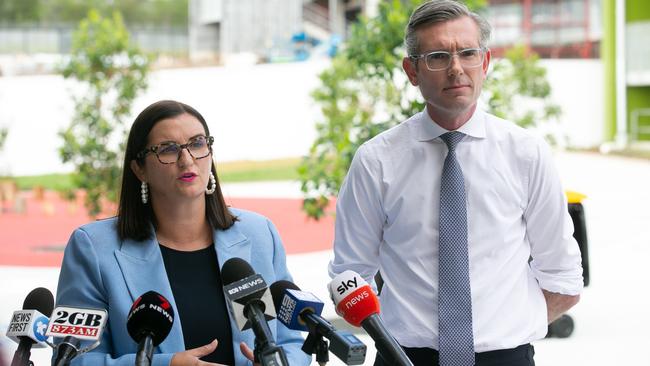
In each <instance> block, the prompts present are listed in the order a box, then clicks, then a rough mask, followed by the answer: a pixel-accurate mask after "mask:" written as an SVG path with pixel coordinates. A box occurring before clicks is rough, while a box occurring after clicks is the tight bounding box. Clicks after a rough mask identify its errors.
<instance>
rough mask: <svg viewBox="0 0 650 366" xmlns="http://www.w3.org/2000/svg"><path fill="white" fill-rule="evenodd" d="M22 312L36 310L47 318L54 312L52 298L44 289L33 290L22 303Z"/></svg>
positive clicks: (50, 293) (49, 292) (48, 291)
mask: <svg viewBox="0 0 650 366" xmlns="http://www.w3.org/2000/svg"><path fill="white" fill-rule="evenodd" d="M23 310H38V311H39V312H40V313H41V314H43V315H46V316H49V315H50V314H52V310H54V296H52V292H51V291H50V290H48V289H46V288H45V287H37V288H35V289H33V290H32V291H31V292H30V293H29V294H27V297H25V301H24V302H23Z"/></svg>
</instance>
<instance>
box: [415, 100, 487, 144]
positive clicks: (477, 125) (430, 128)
mask: <svg viewBox="0 0 650 366" xmlns="http://www.w3.org/2000/svg"><path fill="white" fill-rule="evenodd" d="M485 118H486V114H485V112H483V111H482V110H481V109H479V108H478V107H476V109H475V110H474V113H473V114H472V117H470V119H469V120H468V121H467V122H466V123H465V124H464V125H462V126H461V127H460V128H459V129H458V130H457V131H459V132H462V133H464V134H465V135H469V136H472V137H476V138H485V136H486V132H485ZM414 127H415V138H416V139H417V140H418V141H429V140H433V139H435V138H438V137H440V135H442V134H444V133H447V132H449V131H448V130H446V129H444V128H442V127H440V125H439V124H437V123H436V122H434V121H433V120H432V119H431V116H429V113H428V112H427V107H424V110H423V111H422V112H420V115H419V118H416V121H415V124H414Z"/></svg>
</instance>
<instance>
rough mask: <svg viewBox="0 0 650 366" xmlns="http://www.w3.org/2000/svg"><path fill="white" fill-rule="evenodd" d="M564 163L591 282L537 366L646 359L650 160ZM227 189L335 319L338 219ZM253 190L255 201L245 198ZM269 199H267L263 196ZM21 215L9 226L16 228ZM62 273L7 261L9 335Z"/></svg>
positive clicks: (291, 194) (579, 157)
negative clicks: (16, 315)
mask: <svg viewBox="0 0 650 366" xmlns="http://www.w3.org/2000/svg"><path fill="white" fill-rule="evenodd" d="M556 161H557V165H558V170H559V172H560V175H561V177H562V179H563V183H564V185H565V187H566V188H568V189H572V190H576V191H579V192H582V193H584V194H586V195H587V196H588V197H587V199H586V201H585V202H584V205H585V210H586V216H587V225H588V234H589V254H590V265H591V284H590V286H589V287H587V288H586V289H585V291H584V294H583V296H582V300H581V301H580V303H579V304H578V305H577V306H576V307H575V308H574V309H573V310H572V311H571V312H570V313H571V315H572V317H573V318H574V320H575V324H576V329H575V331H574V333H573V335H572V336H571V337H570V338H567V339H544V340H540V341H538V342H535V348H536V353H537V355H536V363H537V365H538V366H582V365H590V366H611V365H617V366H618V365H625V366H627V365H648V362H647V355H646V353H647V352H645V350H646V347H647V346H648V345H649V344H650V334H649V333H648V331H647V327H648V325H650V312H649V311H648V309H650V294H648V291H647V290H646V289H647V288H648V278H649V277H650V276H649V274H648V273H649V272H650V270H648V269H647V268H648V264H647V261H648V258H650V161H647V160H635V159H626V158H618V157H609V156H601V155H597V154H582V153H561V154H558V155H557V157H556ZM224 191H225V193H226V195H227V196H229V202H231V203H232V204H233V205H234V204H236V205H238V206H241V207H244V205H248V204H250V206H247V207H249V208H252V209H254V210H255V211H258V212H261V213H263V214H265V215H267V216H269V217H271V218H272V219H273V220H274V222H275V224H276V225H277V226H278V228H279V230H280V232H281V235H282V237H283V240H284V242H285V243H286V244H287V246H288V248H289V249H288V252H289V253H290V255H289V257H288V264H289V267H290V269H291V271H292V273H293V275H294V278H295V282H296V284H297V285H298V286H300V287H301V288H303V289H304V290H306V291H311V292H313V293H315V294H316V295H317V296H318V297H320V298H321V300H323V301H325V302H326V306H325V311H324V313H325V315H326V317H329V318H332V319H334V318H335V314H334V309H333V306H332V305H331V304H330V303H329V300H328V298H329V295H328V294H327V291H326V284H327V283H328V282H329V277H328V276H327V269H326V268H327V262H328V261H329V259H330V257H331V251H330V250H329V248H330V246H331V238H332V222H331V218H330V219H329V220H330V221H329V223H322V224H313V223H310V222H309V221H305V219H304V217H301V216H300V215H298V216H295V217H294V218H293V219H290V218H289V217H291V215H294V213H295V212H299V205H298V204H299V201H298V200H296V197H297V196H298V195H299V193H298V192H299V190H298V185H297V184H296V183H273V184H250V185H236V186H225V187H224ZM246 195H250V196H251V197H252V198H247V199H243V198H242V197H244V196H246ZM263 196H266V197H267V198H263V199H260V197H263ZM269 197H271V198H269ZM255 205H259V206H255ZM254 206H255V207H254ZM57 212H59V211H57ZM292 212H293V213H292ZM5 218H6V216H0V225H4V222H5V221H4V219H5ZM43 220H44V219H43ZM18 221H19V220H18ZM18 221H14V224H13V225H8V226H9V227H13V226H14V225H16V226H17V225H19V223H18ZM42 222H44V221H42ZM82 222H83V220H82ZM39 225H41V224H39ZM39 225H37V226H35V227H34V226H29V227H27V228H25V231H23V235H20V236H18V237H13V239H12V240H11V243H13V244H17V243H18V242H19V240H20V239H21V238H24V237H26V236H27V235H25V233H30V235H31V234H33V233H35V232H42V231H46V230H44V229H43V228H44V226H39ZM42 225H44V224H42ZM76 225H77V224H75V225H72V227H74V226H76ZM310 225H313V226H310ZM303 227H308V228H309V229H308V230H305V231H304V232H303V233H302V234H300V235H298V234H296V232H294V230H298V229H303ZM6 228H7V226H3V227H1V228H0V230H2V231H1V232H2V234H0V235H1V236H0V240H1V242H0V243H3V244H2V245H0V250H2V251H1V252H0V261H4V259H3V258H4V256H5V255H7V253H11V251H12V250H19V249H20V248H21V247H20V246H19V245H16V246H8V244H7V241H6V239H5V231H4V230H5V229H6ZM58 229H60V230H61V232H62V234H61V235H59V236H57V237H55V236H54V234H53V232H50V230H49V229H48V230H47V234H48V235H44V236H43V237H44V238H50V239H51V240H49V241H48V243H50V244H52V245H61V244H62V243H65V241H66V240H67V237H68V236H69V234H70V230H71V229H68V228H66V229H65V230H63V228H58V227H55V228H52V230H58ZM312 230H313V231H312ZM321 246H323V247H322V248H321ZM28 247H29V246H28ZM3 248H4V249H3ZM12 248H14V249H12ZM30 248H34V247H33V246H32V247H30ZM34 253H35V252H33V251H32V252H30V253H29V254H28V257H29V256H34V255H37V254H34ZM58 271H59V270H58V268H57V267H40V266H38V267H34V266H32V267H24V266H0V288H1V289H2V301H0V332H2V333H3V334H4V331H5V329H6V325H7V323H8V320H9V318H10V315H11V312H12V311H13V310H16V309H20V307H21V306H22V301H23V300H24V298H25V295H26V294H27V293H28V292H29V291H30V290H31V289H33V288H34V287H38V286H44V287H47V288H50V289H51V290H53V291H54V290H55V289H56V281H57V277H58ZM359 337H360V338H361V339H362V340H363V341H364V342H365V343H366V344H367V345H368V346H369V355H368V357H367V359H366V363H365V365H372V360H374V351H373V347H372V342H371V340H370V339H369V338H368V337H367V336H364V335H362V334H360V335H359ZM8 342H9V341H8V340H7V339H6V338H4V337H0V345H5V346H7V348H6V349H5V352H6V353H7V354H13V352H14V350H15V347H14V345H13V344H9V345H7V343H8ZM32 354H33V357H32V359H33V360H34V361H35V363H36V366H41V365H47V364H48V357H49V352H48V351H47V350H37V351H34V352H33V353H32ZM331 357H332V358H331V361H330V363H329V364H330V365H342V363H340V362H339V361H338V360H336V359H335V357H334V356H331ZM314 364H315V363H314Z"/></svg>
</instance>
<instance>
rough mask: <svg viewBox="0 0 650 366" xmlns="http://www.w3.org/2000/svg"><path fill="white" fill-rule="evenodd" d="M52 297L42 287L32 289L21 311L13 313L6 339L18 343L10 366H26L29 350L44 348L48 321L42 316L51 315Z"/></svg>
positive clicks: (29, 355)
mask: <svg viewBox="0 0 650 366" xmlns="http://www.w3.org/2000/svg"><path fill="white" fill-rule="evenodd" d="M53 307H54V296H52V292H50V290H48V289H46V288H44V287H37V288H35V289H33V290H32V291H31V292H30V293H29V294H27V297H25V301H24V302H23V310H18V311H14V314H13V316H12V317H11V322H10V323H9V327H8V328H7V337H8V338H10V339H11V340H13V341H14V342H16V343H18V349H17V350H16V353H14V358H13V359H12V361H11V366H28V365H29V364H30V361H29V358H30V357H31V349H32V347H34V348H42V347H45V345H44V344H42V342H45V341H46V340H47V336H46V335H45V330H46V329H47V323H48V321H49V319H48V318H47V316H45V315H43V314H50V313H52V308H53Z"/></svg>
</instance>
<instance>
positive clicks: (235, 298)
mask: <svg viewBox="0 0 650 366" xmlns="http://www.w3.org/2000/svg"><path fill="white" fill-rule="evenodd" d="M221 278H222V280H223V283H224V287H223V289H224V292H225V294H226V298H227V299H228V304H229V309H230V312H231V314H232V316H233V318H235V322H236V323H237V326H238V327H239V329H241V330H245V329H248V328H252V329H253V333H255V350H254V354H255V362H260V363H261V364H262V365H264V366H266V365H268V366H280V365H284V366H288V365H289V362H288V361H287V356H286V354H285V353H284V350H283V349H282V347H279V346H277V345H276V344H275V340H274V339H273V333H271V329H270V328H269V325H268V323H267V322H268V321H269V320H272V319H273V318H275V309H274V308H273V302H272V299H271V295H270V293H269V291H267V286H266V282H264V279H263V278H262V276H261V275H259V274H257V273H255V271H254V270H253V268H252V267H251V265H250V264H248V262H246V261H245V260H243V259H241V258H236V257H235V258H231V259H228V260H227V261H226V262H225V263H224V264H223V267H222V268H221Z"/></svg>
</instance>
